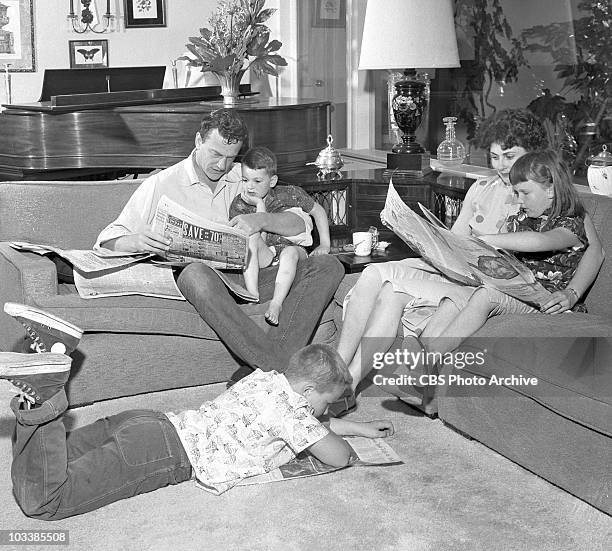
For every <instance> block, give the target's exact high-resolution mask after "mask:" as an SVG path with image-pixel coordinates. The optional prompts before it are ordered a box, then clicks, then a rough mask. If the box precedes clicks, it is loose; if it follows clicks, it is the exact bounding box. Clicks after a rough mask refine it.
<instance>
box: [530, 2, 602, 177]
mask: <svg viewBox="0 0 612 551" xmlns="http://www.w3.org/2000/svg"><path fill="white" fill-rule="evenodd" d="M578 9H579V10H580V11H581V13H583V14H584V16H583V17H580V18H577V19H575V20H573V21H569V22H563V23H550V24H548V25H535V26H533V27H531V28H529V29H526V30H524V31H523V33H522V35H521V36H522V40H523V43H524V48H525V49H526V50H527V51H533V52H544V53H546V54H548V55H550V56H551V58H552V60H553V62H554V63H555V65H554V70H555V72H556V73H557V76H558V78H559V79H562V81H563V90H562V91H564V90H566V91H567V92H570V93H573V94H575V96H576V97H577V99H576V100H575V101H573V102H570V101H567V100H566V98H565V97H563V96H560V95H556V96H552V97H551V96H550V95H549V97H548V98H547V97H546V94H545V95H544V97H543V98H542V99H540V98H538V99H536V100H534V102H532V104H530V108H532V110H534V112H536V114H538V115H540V116H541V117H543V118H544V119H545V120H546V119H549V120H550V121H552V123H553V124H554V123H555V121H556V119H557V117H558V116H559V114H560V113H561V114H563V115H565V116H566V117H567V119H568V121H569V122H568V125H569V129H568V130H569V132H570V133H571V134H573V135H574V136H576V137H578V138H579V141H580V150H579V151H578V153H577V158H576V163H575V166H574V168H575V170H578V169H581V170H583V171H584V166H583V163H582V161H583V160H584V157H585V153H586V149H587V147H588V146H589V145H591V144H592V143H593V141H595V143H596V144H601V143H605V142H607V141H609V140H610V128H609V126H606V121H609V120H610V117H609V114H608V113H606V111H607V110H608V109H609V106H610V101H609V98H610V95H611V92H612V80H611V79H610V66H611V64H612V51H611V48H610V19H611V17H612V9H611V8H610V4H609V3H608V2H601V1H599V0H583V1H582V2H580V3H579V4H578ZM552 100H555V101H554V102H553V101H552ZM552 143H553V144H554V141H553V142H552Z"/></svg>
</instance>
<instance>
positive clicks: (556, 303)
mask: <svg viewBox="0 0 612 551" xmlns="http://www.w3.org/2000/svg"><path fill="white" fill-rule="evenodd" d="M577 302H578V297H577V296H576V295H575V294H574V293H573V292H572V291H568V290H567V289H563V290H561V291H555V292H554V293H553V294H552V296H551V297H550V300H548V302H546V303H544V304H542V307H541V308H540V312H542V313H543V314H561V313H562V312H566V311H567V310H570V309H571V308H572V307H573V306H574V305H575V304H576V303H577Z"/></svg>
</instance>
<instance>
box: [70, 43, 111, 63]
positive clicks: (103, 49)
mask: <svg viewBox="0 0 612 551" xmlns="http://www.w3.org/2000/svg"><path fill="white" fill-rule="evenodd" d="M68 50H69V53H70V68H71V69H95V68H97V67H108V40H70V41H69V42H68Z"/></svg>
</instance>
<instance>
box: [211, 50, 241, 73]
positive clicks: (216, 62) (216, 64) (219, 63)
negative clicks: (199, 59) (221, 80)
mask: <svg viewBox="0 0 612 551" xmlns="http://www.w3.org/2000/svg"><path fill="white" fill-rule="evenodd" d="M234 61H236V55H235V54H230V55H228V56H225V57H217V58H215V59H213V60H211V61H210V63H209V65H210V70H211V71H213V72H215V73H225V72H226V71H228V70H229V68H230V67H231V66H232V65H233V64H234Z"/></svg>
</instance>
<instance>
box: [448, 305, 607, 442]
mask: <svg viewBox="0 0 612 551" xmlns="http://www.w3.org/2000/svg"><path fill="white" fill-rule="evenodd" d="M459 351H461V352H472V353H473V354H476V353H477V352H479V351H484V354H483V356H482V357H483V358H484V362H483V363H480V364H479V363H476V362H470V365H465V366H464V367H463V368H462V370H461V372H462V373H463V375H465V376H468V377H470V376H472V375H476V376H482V377H484V378H486V379H487V381H489V380H490V379H491V377H492V376H493V375H495V376H496V377H498V378H499V377H510V376H512V375H514V376H516V377H520V376H522V377H524V378H525V379H528V378H532V377H536V378H537V381H538V382H537V384H535V385H533V384H511V385H508V386H510V387H511V388H512V389H513V390H514V391H516V392H518V393H520V394H522V395H524V396H527V397H530V398H532V399H534V400H536V401H538V402H540V403H541V404H543V405H545V406H546V407H548V408H550V409H552V410H554V411H556V412H557V413H558V414H560V415H563V416H565V417H567V418H568V419H571V420H573V421H575V422H578V423H581V424H584V425H585V426H588V427H590V428H593V429H595V430H598V431H601V432H603V433H605V434H608V435H610V436H612V426H611V423H610V419H612V370H611V369H610V367H609V366H610V359H611V358H612V326H611V325H610V323H609V320H607V318H603V317H599V316H595V315H591V314H561V315H557V316H546V315H544V314H529V315H512V316H498V317H495V318H492V319H490V320H489V321H488V322H487V323H486V324H485V326H484V327H483V328H482V329H481V330H480V331H478V332H477V333H476V334H475V335H474V336H472V337H470V338H469V339H468V340H467V341H465V342H464V343H463V344H462V345H461V347H460V348H459ZM457 371H458V370H456V369H455V370H454V373H457ZM452 388H453V387H452V385H451V386H449V388H448V394H449V395H452V394H453V392H452ZM474 392H475V394H477V395H478V394H479V395H486V394H487V392H488V391H487V386H485V387H484V388H478V387H477V386H476V387H474Z"/></svg>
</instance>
